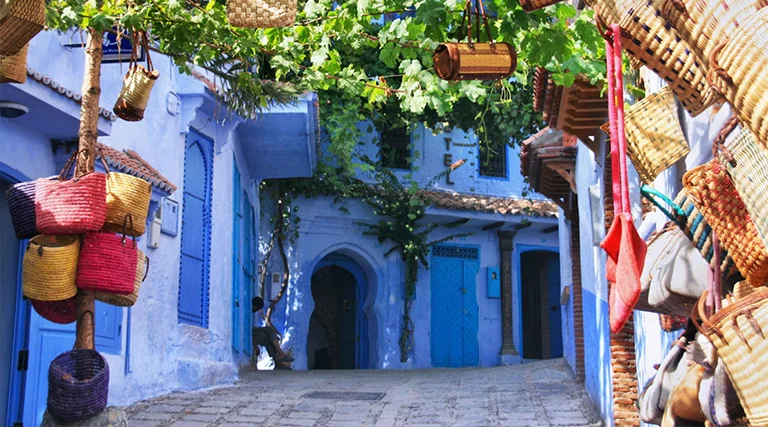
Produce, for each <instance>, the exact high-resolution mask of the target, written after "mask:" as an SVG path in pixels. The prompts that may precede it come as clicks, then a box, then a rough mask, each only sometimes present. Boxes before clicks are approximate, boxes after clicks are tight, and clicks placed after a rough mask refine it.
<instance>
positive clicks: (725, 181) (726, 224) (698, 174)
mask: <svg viewBox="0 0 768 427" xmlns="http://www.w3.org/2000/svg"><path fill="white" fill-rule="evenodd" d="M683 185H684V186H685V191H686V192H687V193H688V195H689V196H690V199H691V201H692V202H693V204H695V205H696V208H697V209H698V210H699V212H701V214H702V215H703V216H704V218H706V219H707V223H708V224H709V225H710V226H712V229H713V230H714V231H715V233H717V236H718V237H719V238H720V241H721V242H722V246H723V248H725V249H726V250H727V251H728V254H730V256H731V257H732V258H733V261H734V262H735V263H736V267H737V268H738V269H739V271H740V272H741V274H742V275H743V276H744V278H745V279H746V280H747V282H749V283H750V284H752V285H753V286H761V285H762V284H763V283H765V282H766V280H768V251H766V248H765V245H764V244H763V241H762V240H761V239H760V236H759V235H758V233H757V228H756V227H755V223H754V222H753V221H752V219H751V218H750V215H749V213H748V212H747V209H746V207H745V206H744V202H743V201H742V200H741V196H739V193H738V191H736V187H734V185H733V181H732V180H731V178H730V176H729V175H728V173H727V171H726V169H725V167H724V166H723V165H722V164H721V163H720V162H719V161H718V160H712V161H709V162H707V163H705V164H703V165H701V166H698V167H696V168H694V169H691V170H689V171H688V172H686V173H685V175H684V176H683Z"/></svg>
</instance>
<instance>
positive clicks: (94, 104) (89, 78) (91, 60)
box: [75, 29, 103, 349]
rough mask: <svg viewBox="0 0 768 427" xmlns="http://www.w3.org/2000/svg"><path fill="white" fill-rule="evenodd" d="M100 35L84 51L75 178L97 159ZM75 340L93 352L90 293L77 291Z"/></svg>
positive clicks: (90, 38)
mask: <svg viewBox="0 0 768 427" xmlns="http://www.w3.org/2000/svg"><path fill="white" fill-rule="evenodd" d="M102 54H103V51H102V35H101V33H99V32H97V31H94V30H93V29H90V30H89V31H88V44H87V45H86V49H85V76H84V78H83V99H82V107H81V108H80V132H79V133H78V136H79V147H78V150H79V155H78V156H77V175H78V176H81V175H84V174H86V173H88V172H93V168H94V166H93V165H94V160H95V159H96V139H97V138H98V132H99V129H98V125H99V97H100V95H101V85H100V82H99V81H100V79H101V58H102ZM76 301H77V338H76V339H75V348H79V349H93V348H94V338H93V331H94V329H95V325H94V306H95V301H94V298H93V293H91V292H89V291H83V290H80V291H78V293H77V300H76Z"/></svg>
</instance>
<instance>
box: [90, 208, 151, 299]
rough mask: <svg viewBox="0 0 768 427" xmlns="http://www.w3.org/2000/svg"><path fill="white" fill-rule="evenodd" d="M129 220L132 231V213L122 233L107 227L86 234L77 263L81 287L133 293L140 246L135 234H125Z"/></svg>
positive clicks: (126, 217) (117, 292) (126, 220)
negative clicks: (128, 235)
mask: <svg viewBox="0 0 768 427" xmlns="http://www.w3.org/2000/svg"><path fill="white" fill-rule="evenodd" d="M128 222H130V230H131V234H132V233H133V218H131V215H130V214H128V215H126V216H125V222H124V223H123V233H122V235H120V234H113V233H108V232H103V231H98V232H94V233H88V234H86V235H85V237H84V238H83V246H82V247H81V248H80V259H79V260H78V263H77V280H76V283H77V287H78V288H80V289H84V290H88V291H97V292H109V293H113V294H122V295H125V294H131V293H133V291H134V282H135V281H136V262H137V260H138V254H137V252H136V251H137V250H138V249H137V247H136V238H135V237H132V238H131V240H128V239H126V237H125V236H126V233H127V232H128V230H126V223H128Z"/></svg>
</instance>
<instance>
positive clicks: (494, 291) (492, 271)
mask: <svg viewBox="0 0 768 427" xmlns="http://www.w3.org/2000/svg"><path fill="white" fill-rule="evenodd" d="M500 297H501V277H500V273H499V267H488V298H500Z"/></svg>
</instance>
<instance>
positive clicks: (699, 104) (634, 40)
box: [620, 0, 718, 116]
mask: <svg viewBox="0 0 768 427" xmlns="http://www.w3.org/2000/svg"><path fill="white" fill-rule="evenodd" d="M654 3H655V1H654V0H637V1H636V2H635V3H634V4H633V6H632V7H631V8H630V9H629V11H628V12H627V14H626V15H625V16H624V17H623V18H622V20H621V23H620V25H621V28H622V30H623V31H622V32H623V33H624V34H622V39H621V45H622V47H623V48H624V49H626V51H627V52H629V54H631V55H632V56H634V57H635V58H637V59H639V60H640V61H641V62H642V63H643V64H644V65H645V66H647V67H648V68H650V69H651V70H653V71H655V72H656V74H658V75H659V77H661V78H663V79H664V80H666V81H667V83H669V86H670V87H671V89H672V92H674V94H675V95H676V96H677V98H678V99H679V100H680V103H681V104H683V107H684V108H685V109H686V110H687V111H688V112H689V113H691V115H692V116H697V115H698V114H700V113H701V112H703V111H704V110H706V109H707V107H709V106H710V105H712V104H713V103H714V102H715V101H717V99H718V96H717V92H715V91H712V90H710V88H709V86H708V82H707V75H706V69H705V68H704V67H703V66H702V64H701V61H700V60H699V59H698V58H697V57H696V56H695V55H694V53H693V51H692V50H691V47H690V46H689V45H688V43H686V42H685V41H684V40H683V39H682V38H681V37H680V35H679V34H678V33H677V31H676V30H675V29H674V28H672V27H671V26H670V25H668V24H667V22H666V21H665V20H664V19H663V18H662V17H661V16H660V15H661V11H660V9H659V8H658V6H657V5H655V4H654Z"/></svg>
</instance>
